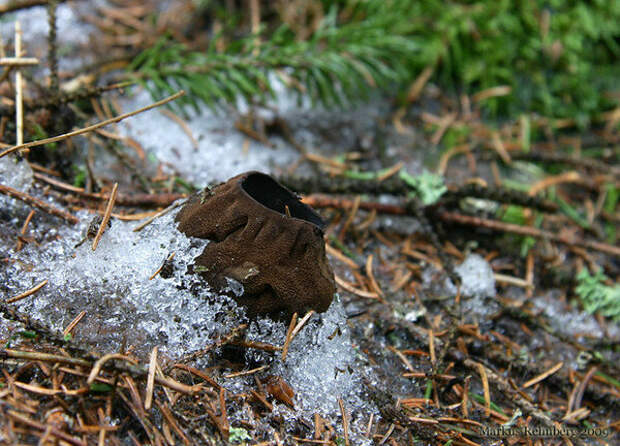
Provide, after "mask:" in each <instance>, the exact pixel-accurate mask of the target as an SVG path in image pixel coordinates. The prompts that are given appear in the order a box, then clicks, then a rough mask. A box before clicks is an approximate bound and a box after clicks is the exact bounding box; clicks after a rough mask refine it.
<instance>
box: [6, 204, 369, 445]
mask: <svg viewBox="0 0 620 446" xmlns="http://www.w3.org/2000/svg"><path fill="white" fill-rule="evenodd" d="M174 216H175V212H171V213H170V214H168V215H166V216H163V217H160V218H159V219H156V220H155V221H154V222H153V223H151V224H150V225H148V226H147V227H146V228H144V229H143V230H142V231H140V232H133V229H134V227H135V226H136V225H137V223H133V222H132V223H129V222H123V221H120V220H115V219H113V221H112V224H111V227H109V228H108V229H107V230H106V232H105V233H104V234H103V237H102V239H101V241H100V243H99V246H98V247H97V250H96V251H94V252H93V251H92V247H91V244H92V240H86V242H84V243H82V244H81V245H80V246H78V247H76V245H77V244H78V243H79V242H80V241H81V240H83V237H84V233H85V232H86V229H87V227H88V225H89V220H90V216H89V214H87V213H86V212H83V213H79V214H78V217H79V218H80V224H78V225H76V226H75V227H69V226H66V225H64V226H61V227H60V228H59V229H54V228H52V227H50V226H46V225H40V226H39V228H38V230H39V231H45V232H47V233H48V237H47V238H48V240H50V239H51V241H49V242H48V243H45V244H43V245H42V246H35V245H34V244H29V245H27V246H26V248H25V249H23V250H22V251H20V252H14V251H13V248H9V257H10V259H11V261H10V263H9V264H8V265H7V266H4V267H3V268H1V269H0V283H1V284H2V289H3V290H4V291H5V293H6V296H13V295H16V294H19V293H21V292H23V291H25V290H27V289H29V288H31V287H32V286H34V285H35V284H37V283H39V282H41V281H42V280H45V279H47V280H48V283H47V285H46V286H45V287H43V288H42V289H41V290H40V291H39V292H37V293H36V294H35V295H33V296H31V297H29V298H27V299H25V300H23V301H20V302H18V303H16V304H15V305H16V306H17V307H18V308H19V310H20V311H22V312H26V313H28V314H29V315H30V316H32V317H33V318H34V319H36V320H39V321H41V322H43V323H45V324H46V325H47V326H49V327H51V328H52V329H55V330H58V331H62V330H63V329H64V328H65V327H66V326H67V325H68V324H69V323H70V322H71V321H72V320H73V318H75V316H77V315H78V314H79V313H80V312H81V311H85V312H86V315H85V317H84V318H83V319H82V320H81V321H80V323H79V324H78V325H77V326H76V328H75V330H74V332H73V336H74V339H75V340H76V341H77V342H79V343H83V344H86V345H89V346H90V347H92V348H94V349H95V350H97V351H99V352H101V353H107V352H113V351H118V350H119V348H120V347H121V346H122V345H123V343H124V342H125V341H126V342H127V345H133V346H134V347H135V349H134V352H135V353H136V354H138V355H141V356H142V357H145V356H146V355H147V354H148V352H149V351H150V350H151V349H152V347H153V346H155V345H159V346H160V351H162V352H163V353H165V354H166V355H167V356H169V357H171V358H178V357H181V356H184V355H186V354H188V353H191V352H193V351H196V350H199V349H201V348H203V347H204V346H205V345H209V344H211V343H213V342H214V340H215V339H216V338H218V337H219V336H221V335H224V334H226V333H229V332H230V331H231V330H232V329H233V328H235V327H236V326H238V325H239V324H240V323H241V322H244V321H245V317H244V314H243V310H242V309H240V308H239V307H237V305H236V303H235V302H234V301H232V300H231V299H229V298H227V297H225V296H219V295H216V294H214V293H212V292H211V291H210V290H209V288H208V286H206V285H205V284H204V283H203V282H202V281H201V280H200V279H199V278H198V277H197V276H195V275H192V274H186V271H187V268H188V266H189V265H191V264H192V263H193V259H194V258H195V257H196V256H197V255H198V254H199V253H200V252H202V250H203V249H204V246H205V244H206V243H208V242H207V241H204V240H200V239H193V238H192V239H190V238H187V237H186V236H185V235H184V234H182V233H181V232H179V231H177V230H176V223H175V222H174ZM172 252H174V253H175V256H174V258H173V260H172V264H173V266H174V267H173V269H172V273H171V275H168V274H166V275H165V277H167V278H165V277H162V276H161V275H160V276H156V277H155V278H153V279H152V280H149V278H150V277H151V275H152V274H153V273H154V272H155V271H156V270H157V269H158V268H159V266H161V265H162V263H163V262H164V260H165V259H167V258H168V257H169V256H170V254H171V253H172ZM234 290H235V291H238V290H237V289H236V287H234ZM346 321H347V318H346V315H345V312H344V309H343V307H342V305H341V304H340V302H339V301H335V302H334V303H333V304H332V306H331V307H330V309H329V310H328V311H327V312H325V313H323V314H318V315H314V316H313V317H312V318H311V319H310V320H309V321H308V322H307V323H306V325H305V326H304V328H303V329H302V330H301V331H300V332H299V333H298V335H297V336H296V337H295V339H294V340H293V342H292V343H291V345H290V349H289V353H288V357H287V359H286V362H284V363H283V362H282V361H281V354H280V352H277V353H275V354H266V353H264V352H256V351H251V353H250V352H249V353H248V354H247V358H246V359H247V361H248V363H259V364H269V365H270V368H269V370H268V373H269V374H273V375H277V376H280V377H282V378H283V379H284V380H285V381H286V382H287V383H288V384H289V385H290V386H291V387H292V388H293V389H294V391H295V395H296V396H295V410H292V409H290V408H288V407H287V406H284V405H281V404H278V403H275V404H274V405H275V407H276V409H275V410H274V413H273V414H272V415H271V416H276V415H277V414H279V415H280V416H282V417H283V418H284V419H285V420H287V421H288V425H290V429H291V432H293V430H294V428H295V426H297V428H298V427H299V426H298V424H296V423H297V422H298V421H299V419H300V417H302V418H303V419H305V420H307V421H308V422H309V423H312V416H313V414H314V413H319V414H321V415H323V416H325V417H328V418H331V419H332V420H335V421H334V425H338V426H341V424H342V423H341V422H340V421H338V419H339V417H340V409H339V405H338V398H342V399H343V401H344V402H345V404H346V406H347V409H348V411H349V416H350V420H351V435H352V436H353V437H354V438H358V437H359V438H358V440H359V441H358V442H357V443H356V444H364V441H365V439H364V438H363V437H362V436H361V432H363V431H364V426H365V423H367V422H368V416H369V415H370V413H372V412H373V411H374V409H373V408H372V406H371V405H369V404H368V403H367V402H365V401H364V397H363V393H364V391H363V384H362V382H361V376H360V374H359V372H358V371H356V370H359V369H360V368H366V367H367V363H366V362H365V360H364V359H363V357H362V355H361V354H360V353H359V352H358V351H357V350H356V349H355V348H354V346H353V344H352V342H351V337H350V333H349V328H348V326H347V322H346ZM0 324H2V325H6V323H5V322H3V321H2V319H0ZM286 331H287V327H286V326H285V325H284V324H283V323H282V322H275V321H272V320H271V319H260V320H258V321H255V322H253V323H252V324H251V326H250V328H249V332H248V338H249V339H251V340H255V341H261V342H269V343H272V344H274V345H282V344H283V343H284V340H285V338H286ZM0 333H6V330H0ZM207 361H208V360H207ZM201 365H204V366H207V365H213V364H210V363H205V364H201ZM367 373H370V372H368V371H367ZM222 384H223V385H224V386H225V387H227V388H228V389H229V390H230V391H233V392H247V389H248V388H251V387H253V386H254V382H253V377H239V378H235V379H227V380H224V381H223V382H222ZM238 415H239V414H235V413H234V412H231V414H230V416H231V418H232V419H234V418H235V417H236V416H238ZM263 423H265V422H263ZM263 428H264V429H267V428H268V423H267V424H265V426H263Z"/></svg>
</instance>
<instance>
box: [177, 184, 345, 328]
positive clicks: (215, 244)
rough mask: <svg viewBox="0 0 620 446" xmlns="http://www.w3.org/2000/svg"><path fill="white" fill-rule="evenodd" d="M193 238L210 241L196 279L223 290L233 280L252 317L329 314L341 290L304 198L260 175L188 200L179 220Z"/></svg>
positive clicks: (321, 225)
mask: <svg viewBox="0 0 620 446" xmlns="http://www.w3.org/2000/svg"><path fill="white" fill-rule="evenodd" d="M176 220H177V221H178V222H179V226H178V228H179V230H180V231H181V232H183V233H184V234H185V235H187V236H188V237H198V238H202V239H208V240H210V242H209V243H208V244H207V246H206V247H205V249H204V251H203V252H202V254H200V255H199V256H198V257H196V259H195V264H194V272H195V273H197V274H200V275H201V276H202V277H203V278H204V279H205V280H206V281H207V282H208V283H209V284H210V285H211V286H212V287H213V288H214V289H216V290H218V291H221V290H223V289H224V288H226V287H227V285H228V280H227V278H231V279H234V280H236V281H238V282H240V283H241V284H242V285H243V289H244V292H243V294H242V295H240V296H233V297H234V299H235V300H236V301H237V303H238V304H240V305H242V306H244V307H245V308H246V313H247V315H248V317H250V318H254V317H256V316H258V315H271V316H285V317H289V316H290V315H292V314H293V313H298V314H304V313H306V312H307V311H309V310H315V311H318V312H322V311H325V310H327V308H328V307H329V305H330V303H331V301H332V298H333V295H334V293H335V291H336V287H335V284H334V277H333V273H332V271H331V268H330V267H329V264H328V262H327V258H326V256H325V243H324V241H323V228H324V226H325V223H324V222H323V220H322V219H321V217H320V216H319V215H318V214H317V213H316V212H315V211H314V210H313V209H312V208H310V207H309V206H307V205H305V204H303V203H302V202H301V201H300V200H299V197H297V195H295V194H294V193H293V192H291V191H290V190H288V189H286V188H285V187H284V186H282V185H281V184H279V183H278V182H277V181H275V180H274V179H273V178H271V177H270V176H268V175H265V174H263V173H260V172H246V173H244V174H241V175H238V176H236V177H233V178H231V179H230V180H228V181H226V182H225V183H222V184H220V185H218V186H216V187H214V188H212V189H208V188H207V189H205V190H203V191H202V192H200V193H198V194H194V195H193V196H192V197H190V198H189V200H188V201H187V203H186V204H185V205H184V206H183V208H182V209H181V211H180V212H179V214H178V215H177V217H176Z"/></svg>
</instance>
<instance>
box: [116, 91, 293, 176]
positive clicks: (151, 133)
mask: <svg viewBox="0 0 620 446" xmlns="http://www.w3.org/2000/svg"><path fill="white" fill-rule="evenodd" d="M152 102H153V100H152V98H151V96H150V95H149V94H148V92H146V91H145V90H142V91H139V92H138V93H137V94H136V95H135V96H133V97H131V98H127V97H125V98H123V99H122V100H121V101H120V103H121V106H122V107H123V110H124V111H130V110H135V109H138V108H140V107H144V106H146V105H149V104H151V103H152ZM235 116H236V115H235ZM234 119H235V118H234V117H232V118H231V116H224V115H222V114H221V113H220V114H217V113H215V112H213V111H211V110H209V109H208V108H206V107H204V108H203V109H202V110H201V114H199V115H196V114H191V115H190V117H189V119H184V121H185V123H186V124H187V126H188V127H189V129H190V130H191V133H192V136H193V137H194V139H195V140H196V142H197V144H196V145H194V143H193V142H192V140H191V139H190V138H189V136H188V135H187V134H186V133H185V132H184V131H183V129H182V128H181V127H180V126H179V124H178V123H176V122H174V121H173V120H172V119H170V118H169V117H168V116H166V115H164V114H162V113H161V112H160V111H157V110H156V111H151V112H146V113H141V114H139V115H136V116H134V117H132V119H131V120H128V121H124V122H121V123H120V124H119V132H120V133H121V134H123V135H124V136H127V137H131V138H133V139H135V140H136V141H138V142H139V143H140V144H141V145H142V147H143V148H144V150H145V151H146V152H147V154H148V156H149V158H151V159H152V158H155V159H156V160H157V162H161V163H162V164H163V166H164V171H165V172H166V173H169V174H176V175H180V176H181V177H182V178H183V179H184V180H186V181H189V182H190V183H192V184H194V185H197V186H206V185H207V184H212V183H213V182H218V181H225V180H227V179H228V178H230V177H233V176H235V175H238V174H240V173H243V172H245V171H248V170H261V171H263V172H270V171H272V170H273V168H274V167H275V166H289V165H290V164H292V163H293V162H294V161H295V160H296V159H297V158H298V157H299V153H298V152H297V151H296V150H295V149H293V148H291V147H290V146H288V145H287V144H285V143H284V142H283V141H279V142H277V143H276V147H275V148H270V147H267V146H266V145H264V144H262V143H260V142H256V141H254V140H250V139H248V138H247V137H246V136H245V135H244V134H242V133H241V132H239V131H238V130H237V129H236V128H235V125H234V124H235V123H234ZM246 141H249V145H246V144H247V142H246ZM153 161H155V160H153Z"/></svg>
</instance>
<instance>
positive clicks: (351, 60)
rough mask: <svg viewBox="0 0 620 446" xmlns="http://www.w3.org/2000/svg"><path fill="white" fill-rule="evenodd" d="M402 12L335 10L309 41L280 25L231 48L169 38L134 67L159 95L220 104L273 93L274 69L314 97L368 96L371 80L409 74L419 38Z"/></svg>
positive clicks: (392, 80) (379, 82) (377, 84)
mask: <svg viewBox="0 0 620 446" xmlns="http://www.w3.org/2000/svg"><path fill="white" fill-rule="evenodd" d="M396 3H404V2H396ZM398 12H399V11H398V8H396V9H395V10H394V11H392V12H390V13H385V12H384V13H382V14H377V15H374V16H368V15H365V16H364V17H362V18H361V19H360V20H355V21H352V22H349V23H346V24H342V25H341V24H338V23H337V20H336V10H335V9H333V10H332V13H330V14H328V15H327V16H326V17H325V18H324V20H323V22H322V24H321V26H320V27H319V28H318V29H317V30H316V31H315V32H314V34H313V35H312V36H311V37H310V38H309V39H308V40H297V39H296V38H295V35H294V33H293V32H292V31H291V30H290V29H289V28H288V27H287V26H286V25H281V26H280V27H279V28H278V29H277V30H276V31H275V32H274V33H273V34H272V35H270V36H259V37H261V39H257V38H256V37H257V36H247V37H245V38H242V39H239V40H237V41H235V42H234V43H232V44H231V45H229V46H228V48H226V50H225V51H224V52H218V51H217V50H216V45H215V44H212V45H211V46H210V47H209V48H208V49H207V50H206V51H204V52H199V51H193V50H189V49H187V48H186V47H185V46H184V45H181V44H178V43H175V42H173V41H171V40H170V39H168V38H162V39H160V40H159V42H158V43H157V44H156V45H155V46H153V47H152V48H150V49H147V50H145V51H144V52H143V53H141V54H140V55H139V56H138V57H137V58H136V59H135V60H134V62H133V63H132V65H131V67H130V69H131V70H132V71H133V72H135V73H136V75H137V77H138V79H139V80H140V81H141V82H142V83H143V84H144V85H145V86H146V88H147V89H148V90H149V91H150V92H151V93H152V94H153V95H154V96H162V95H164V94H170V93H171V92H174V91H177V90H179V89H184V90H186V91H187V92H188V95H186V101H187V102H189V103H190V104H191V105H193V106H194V107H196V108H198V107H199V102H203V103H205V104H207V105H209V106H216V105H218V104H222V103H224V102H229V103H234V102H235V101H236V100H237V99H238V98H243V99H245V100H247V101H253V100H265V99H266V98H267V97H273V95H274V92H273V86H272V82H273V77H272V76H270V74H271V73H273V74H276V75H278V76H280V78H281V79H282V80H283V82H284V83H285V84H286V85H289V86H291V87H293V88H294V89H296V90H297V91H298V92H299V93H304V94H305V95H307V96H308V97H309V98H310V99H311V100H313V101H318V102H320V103H322V104H324V105H327V106H331V105H340V104H343V103H344V102H345V101H350V100H355V99H357V98H364V97H366V96H367V92H368V91H369V90H370V88H369V87H373V88H387V87H389V86H390V85H396V84H398V83H399V82H402V80H403V78H405V77H406V76H408V75H409V74H408V73H409V72H408V70H407V66H406V64H407V61H408V60H409V59H410V58H411V56H412V55H413V54H414V53H415V52H416V51H417V50H418V45H417V43H416V42H415V40H414V39H413V37H412V36H411V35H409V34H408V32H407V30H408V27H407V26H406V23H402V22H403V16H402V15H399V14H398ZM291 81H292V82H291Z"/></svg>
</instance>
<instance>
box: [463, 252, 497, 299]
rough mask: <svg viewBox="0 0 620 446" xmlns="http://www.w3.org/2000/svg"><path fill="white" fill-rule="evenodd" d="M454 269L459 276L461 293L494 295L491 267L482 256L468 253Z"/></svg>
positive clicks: (493, 279) (475, 295) (471, 295)
mask: <svg viewBox="0 0 620 446" xmlns="http://www.w3.org/2000/svg"><path fill="white" fill-rule="evenodd" d="M454 270H455V271H456V273H457V274H458V275H459V276H461V294H463V295H464V296H466V297H474V298H485V297H494V296H495V277H494V276H493V269H492V268H491V265H489V262H487V261H486V260H484V258H483V257H482V256H480V255H478V254H470V255H468V256H467V258H466V259H465V260H464V261H463V263H461V264H460V265H458V266H457V267H456V268H454Z"/></svg>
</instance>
